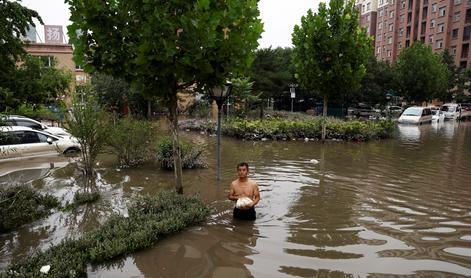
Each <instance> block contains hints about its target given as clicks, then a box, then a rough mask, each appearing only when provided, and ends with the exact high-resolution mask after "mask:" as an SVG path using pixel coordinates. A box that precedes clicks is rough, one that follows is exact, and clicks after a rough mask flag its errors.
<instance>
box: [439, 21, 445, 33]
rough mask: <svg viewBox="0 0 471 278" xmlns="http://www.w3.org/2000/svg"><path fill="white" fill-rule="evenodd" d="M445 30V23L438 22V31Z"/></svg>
mask: <svg viewBox="0 0 471 278" xmlns="http://www.w3.org/2000/svg"><path fill="white" fill-rule="evenodd" d="M444 31H445V24H444V23H440V24H438V33H443V32H444Z"/></svg>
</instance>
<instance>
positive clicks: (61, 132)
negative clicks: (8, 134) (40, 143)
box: [3, 115, 70, 137]
mask: <svg viewBox="0 0 471 278" xmlns="http://www.w3.org/2000/svg"><path fill="white" fill-rule="evenodd" d="M3 121H4V122H5V123H6V124H7V125H9V126H26V127H30V128H32V129H35V130H42V131H46V132H48V133H50V134H52V135H57V136H61V137H64V136H65V137H67V136H70V133H69V132H68V131H67V130H65V129H63V128H61V127H55V126H47V125H45V124H43V123H41V122H38V121H36V120H33V119H30V118H27V117H24V116H18V115H7V116H4V118H3Z"/></svg>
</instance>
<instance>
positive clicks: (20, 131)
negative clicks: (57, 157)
mask: <svg viewBox="0 0 471 278" xmlns="http://www.w3.org/2000/svg"><path fill="white" fill-rule="evenodd" d="M78 151H80V144H79V143H78V141H77V139H75V138H74V137H72V136H68V137H60V136H55V135H52V134H50V133H47V132H44V131H39V130H34V129H32V128H29V127H23V126H2V127H0V161H1V160H3V159H13V158H23V157H34V156H43V155H54V154H58V153H59V154H62V153H63V154H67V153H74V152H78Z"/></svg>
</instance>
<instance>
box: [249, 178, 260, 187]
mask: <svg viewBox="0 0 471 278" xmlns="http://www.w3.org/2000/svg"><path fill="white" fill-rule="evenodd" d="M248 184H250V185H251V186H254V187H258V184H257V182H256V181H254V180H253V179H249V180H248Z"/></svg>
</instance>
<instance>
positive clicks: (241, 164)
mask: <svg viewBox="0 0 471 278" xmlns="http://www.w3.org/2000/svg"><path fill="white" fill-rule="evenodd" d="M243 166H245V167H247V170H248V169H249V164H247V162H241V163H239V164H237V169H239V167H243Z"/></svg>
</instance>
